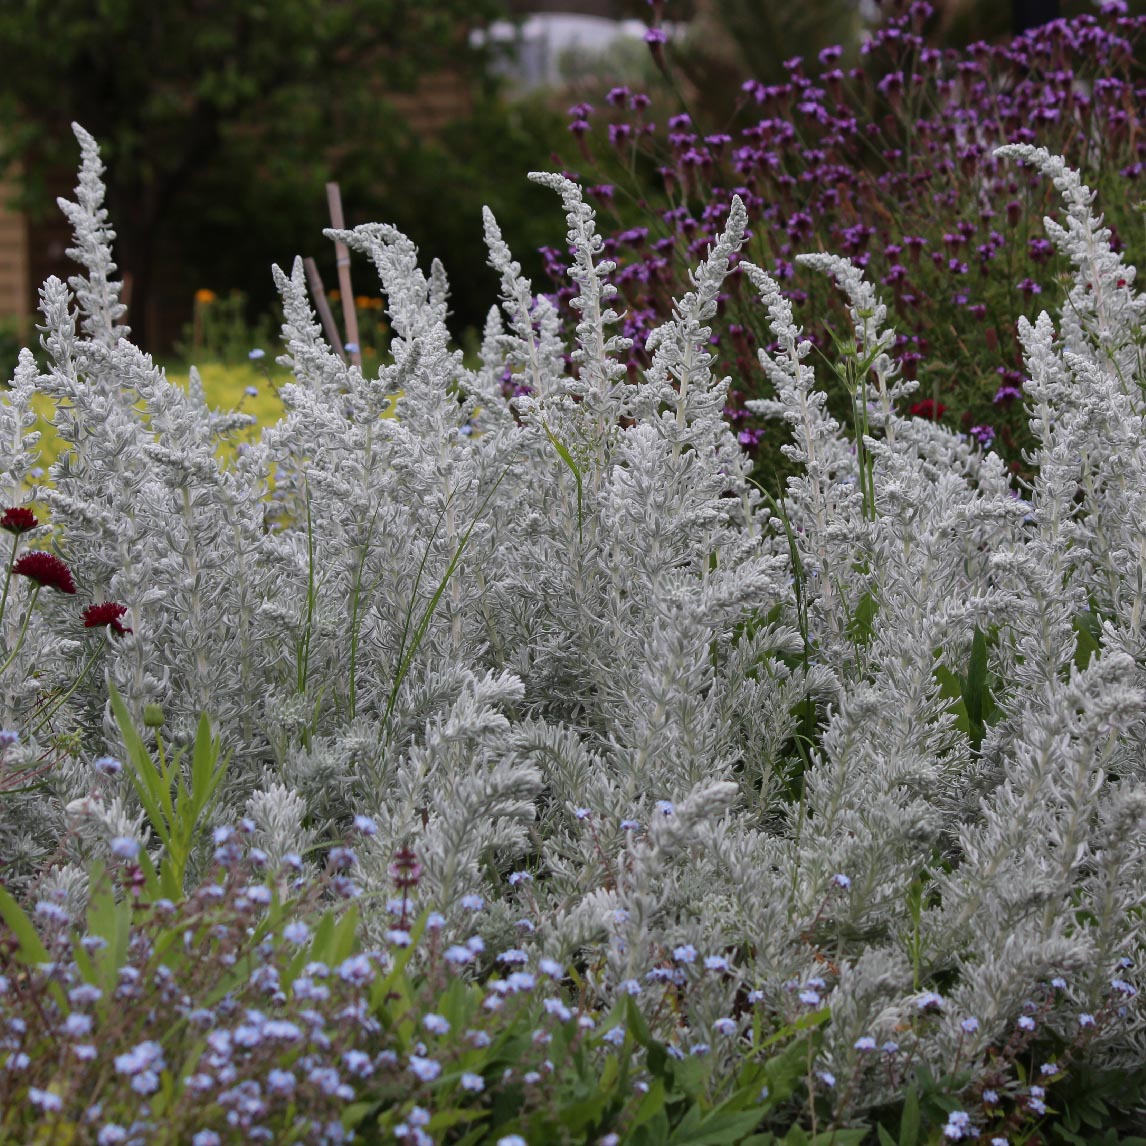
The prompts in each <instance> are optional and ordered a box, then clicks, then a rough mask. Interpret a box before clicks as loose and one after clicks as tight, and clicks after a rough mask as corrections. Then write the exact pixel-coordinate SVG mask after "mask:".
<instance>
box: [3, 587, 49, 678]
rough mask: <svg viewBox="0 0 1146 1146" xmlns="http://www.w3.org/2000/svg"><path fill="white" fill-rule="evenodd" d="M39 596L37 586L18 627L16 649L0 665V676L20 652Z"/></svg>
mask: <svg viewBox="0 0 1146 1146" xmlns="http://www.w3.org/2000/svg"><path fill="white" fill-rule="evenodd" d="M39 595H40V586H39V585H37V586H36V587H35V589H33V590H32V599H31V600H30V601H29V602H28V611H27V612H26V613H25V614H24V623H23V624H22V625H21V626H20V635H19V636H18V637H17V638H16V647H15V648H14V649H13V650H12V653H11V655H10V656H9V657H8V659H7V660H6V661H5V662H4V663H3V664H2V665H0V675H3V674H4V673H5V672H6V671H7V670H8V666H9V665H10V664H11V663H12V662H13V661H14V660H15V659H16V654H17V653H18V652H19V651H20V646H21V645H23V643H24V636H25V635H26V634H27V632H28V622H29V621H30V620H31V619H32V610H33V609H35V607H36V598H37V597H38V596H39Z"/></svg>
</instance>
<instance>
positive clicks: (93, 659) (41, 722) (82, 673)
mask: <svg viewBox="0 0 1146 1146" xmlns="http://www.w3.org/2000/svg"><path fill="white" fill-rule="evenodd" d="M105 648H107V636H106V635H105V636H104V639H103V643H102V644H101V645H100V646H99V648H98V649H96V650H95V652H94V653H92V655H91V656H90V657H88V661H87V664H85V665H84V667H83V668H82V669H80V675H79V676H77V677H76V679H75V683H74V684H73V685H72V687H71V688H69V689H68V691H67V692H65V693H64V695H63V696H61V697H60V699H59V700H57V701H56V703H55V704H53V705H52V706H51V708H49V709H47V710H46V711H45V712H44V714H43V715H42V716H41V717H40V719H39V721H38V723H37V724H36V726H35V728H33V729H32V731H31V735H32V736H35V735H36V733H37V732H39V731H40V729H41V728H43V727H44V725H45V724H47V723H48V721H49V720H51V719H52V717H53V716H54V715H55V714H56V713H57V712H58V711H59V709H60V707H61V706H62V705H63V704H64V703H65V702H66V701H67V699H68V697H70V696H71V695H72V693H73V692H75V691H76V689H77V688H79V687H80V682H81V681H82V680H83V679H84V677H86V676H87V675H88V673H89V672H91V668H92V665H94V664H95V662H96V658H97V657H98V656H99V655H100V653H102V652H103V650H104V649H105Z"/></svg>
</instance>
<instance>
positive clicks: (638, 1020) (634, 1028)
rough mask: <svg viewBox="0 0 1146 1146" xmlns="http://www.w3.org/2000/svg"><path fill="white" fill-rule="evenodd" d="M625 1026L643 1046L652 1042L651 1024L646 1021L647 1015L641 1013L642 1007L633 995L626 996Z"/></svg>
mask: <svg viewBox="0 0 1146 1146" xmlns="http://www.w3.org/2000/svg"><path fill="white" fill-rule="evenodd" d="M625 1026H626V1027H627V1028H628V1030H629V1033H630V1034H631V1035H632V1036H633V1038H635V1039H636V1040H637V1042H639V1043H640V1044H641V1046H643V1047H648V1046H649V1045H650V1044H651V1043H652V1035H651V1034H650V1033H649V1024H648V1023H646V1022H645V1016H644V1015H642V1014H641V1008H640V1007H638V1006H637V1002H636V1000H635V999H634V998H633V996H632V995H626V996H625Z"/></svg>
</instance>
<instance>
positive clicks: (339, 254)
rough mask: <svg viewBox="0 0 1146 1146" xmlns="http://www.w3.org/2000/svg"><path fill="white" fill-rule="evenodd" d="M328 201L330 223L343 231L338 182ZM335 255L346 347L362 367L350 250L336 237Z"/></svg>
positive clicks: (329, 187)
mask: <svg viewBox="0 0 1146 1146" xmlns="http://www.w3.org/2000/svg"><path fill="white" fill-rule="evenodd" d="M326 203H327V206H328V207H329V208H330V225H331V226H332V227H333V228H334V229H335V230H337V231H341V230H342V229H343V227H344V226H345V225H346V224H345V223H344V222H343V219H342V194H341V192H340V191H339V189H338V184H337V183H328V184H327V185H326ZM334 256H335V261H336V262H337V264H338V289H339V292H340V293H341V295H342V317H343V320H344V321H345V323H346V348H347V351H348V352H349V354H350V361H351V362H353V363H354V365H355V366H357V367H359V369H361V367H362V351H361V349H360V347H359V343H358V315H357V313H356V312H355V310H354V291H353V290H352V289H351V286H350V251H349V250H348V249H347V247H346V244H345V243H343V242H340V241H339V240H337V239H335V241H334Z"/></svg>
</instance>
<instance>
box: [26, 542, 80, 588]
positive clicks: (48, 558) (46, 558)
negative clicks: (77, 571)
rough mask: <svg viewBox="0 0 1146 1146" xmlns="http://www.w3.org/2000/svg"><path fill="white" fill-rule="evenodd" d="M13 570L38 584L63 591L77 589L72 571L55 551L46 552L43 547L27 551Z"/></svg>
mask: <svg viewBox="0 0 1146 1146" xmlns="http://www.w3.org/2000/svg"><path fill="white" fill-rule="evenodd" d="M12 572H13V573H18V574H19V575H20V576H21V577H29V578H31V579H32V580H33V581H35V582H36V584H37V585H46V586H47V587H48V588H49V589H56V590H58V591H59V592H61V593H74V592H75V591H76V583H75V581H74V580H73V579H72V571H71V570H70V569H69V568H68V567H67V566H66V565H65V564H64V563H63V562H62V561H61V560H60V559H59V558H58V557H57V556H56V555H55V554H54V553H45V552H44V551H43V550H42V549H34V550H32V552H31V553H25V554H24V556H23V557H21V558H20V560H19V561H17V562H16V564H15V565H13V566H12Z"/></svg>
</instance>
